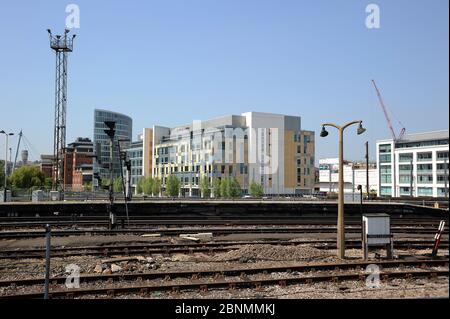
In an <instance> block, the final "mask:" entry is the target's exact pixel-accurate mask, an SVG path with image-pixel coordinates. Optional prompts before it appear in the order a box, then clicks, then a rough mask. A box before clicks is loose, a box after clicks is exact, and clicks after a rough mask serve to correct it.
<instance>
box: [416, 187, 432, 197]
mask: <svg viewBox="0 0 450 319" xmlns="http://www.w3.org/2000/svg"><path fill="white" fill-rule="evenodd" d="M417 194H418V195H419V196H433V188H432V187H419V188H418V189H417Z"/></svg>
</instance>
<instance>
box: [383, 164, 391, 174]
mask: <svg viewBox="0 0 450 319" xmlns="http://www.w3.org/2000/svg"><path fill="white" fill-rule="evenodd" d="M380 172H381V174H390V173H391V165H383V166H380Z"/></svg>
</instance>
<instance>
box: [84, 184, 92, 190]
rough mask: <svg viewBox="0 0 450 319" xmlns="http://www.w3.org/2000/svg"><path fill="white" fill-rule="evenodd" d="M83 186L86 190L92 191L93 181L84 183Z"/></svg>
mask: <svg viewBox="0 0 450 319" xmlns="http://www.w3.org/2000/svg"><path fill="white" fill-rule="evenodd" d="M83 188H84V190H85V191H87V192H90V191H92V183H89V182H88V183H84V185H83Z"/></svg>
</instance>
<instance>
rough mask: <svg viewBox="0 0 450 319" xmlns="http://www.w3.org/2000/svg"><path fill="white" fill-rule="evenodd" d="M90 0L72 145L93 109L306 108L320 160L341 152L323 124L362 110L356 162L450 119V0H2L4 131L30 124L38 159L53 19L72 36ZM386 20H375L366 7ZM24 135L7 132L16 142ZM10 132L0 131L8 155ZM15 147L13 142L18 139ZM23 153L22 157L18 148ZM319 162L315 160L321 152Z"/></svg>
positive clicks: (149, 115) (139, 113)
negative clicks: (393, 138)
mask: <svg viewBox="0 0 450 319" xmlns="http://www.w3.org/2000/svg"><path fill="white" fill-rule="evenodd" d="M71 3H73V4H76V5H78V7H79V9H80V28H74V29H72V31H71V32H74V33H76V34H77V37H76V39H75V46H74V52H73V53H72V54H71V55H70V57H69V71H68V73H69V75H68V82H69V89H68V110H67V142H71V141H73V140H74V139H75V138H76V137H78V136H83V137H91V138H92V134H93V113H94V109H95V108H104V109H109V110H112V111H116V112H120V113H124V114H127V115H129V116H131V117H132V118H133V136H134V137H136V135H137V134H138V133H140V132H141V130H142V128H143V127H152V126H153V125H155V124H157V125H163V126H174V125H179V124H185V123H189V122H191V121H192V120H206V119H209V118H214V117H219V116H222V115H227V114H241V113H243V112H248V111H256V112H270V113H281V114H287V115H295V116H301V118H302V129H306V130H314V131H316V159H319V158H325V157H337V154H338V153H337V152H338V136H337V132H336V131H333V130H332V129H330V130H329V131H330V135H329V136H328V137H327V138H320V137H319V133H320V129H321V123H323V122H335V123H337V124H344V123H346V122H349V121H352V120H362V121H363V124H364V126H365V127H366V128H367V131H366V133H365V134H363V135H360V136H357V135H356V127H355V128H354V129H353V128H349V129H347V130H346V133H345V142H344V144H345V145H344V147H345V158H346V159H355V160H356V159H362V158H363V157H364V149H365V148H364V143H365V141H369V145H370V157H371V158H372V159H373V158H374V156H373V155H374V153H375V141H376V140H377V139H384V138H389V137H390V131H389V129H388V126H387V123H386V120H385V118H384V115H383V112H382V109H381V107H380V105H379V103H378V100H377V96H376V94H375V90H374V88H373V86H372V84H371V79H375V80H376V82H377V84H378V86H379V88H380V90H381V94H382V96H383V98H384V101H385V104H386V105H387V108H388V112H389V114H390V116H391V119H392V122H393V125H394V130H395V131H396V132H399V131H400V129H401V125H400V124H399V121H400V122H401V123H402V124H403V125H404V126H405V127H406V131H407V132H409V133H413V132H423V131H430V130H440V129H448V127H449V122H448V117H449V107H448V106H449V91H448V87H449V64H448V63H449V42H448V41H449V34H448V33H449V17H448V12H449V8H448V5H449V2H448V0H433V1H428V0H396V1H392V0H391V1H389V0H378V1H375V0H352V1H348V0H339V1H338V0H314V1H313V0H281V1H275V0H189V1H185V0H164V1H163V0H161V1H138V0H127V1H117V0H115V1H112V0H110V1H106V0H96V1H84V0H83V1H80V0H72V1H59V0H58V1H57V0H43V1H31V0H29V1H24V0H16V1H6V0H0V39H2V41H1V44H0V46H1V48H0V129H4V130H6V131H12V132H15V133H18V132H19V131H20V129H23V133H24V136H25V138H26V139H25V140H26V145H25V144H23V146H22V147H21V149H22V148H26V149H28V150H29V153H30V158H31V159H37V158H39V155H40V154H51V153H52V152H53V116H54V76H55V71H54V67H55V57H54V53H53V52H52V51H51V49H50V47H49V39H48V34H47V32H46V29H48V28H50V29H52V31H53V33H59V34H60V33H62V32H63V30H64V27H65V21H66V17H67V16H68V15H69V13H66V6H67V5H68V4H71ZM371 3H374V4H377V5H378V7H379V9H380V27H379V28H372V29H369V28H367V27H366V18H367V16H368V15H369V13H366V7H367V5H369V4H371ZM16 143H17V137H14V138H11V139H10V144H14V145H15V144H16ZM4 147H5V138H4V136H1V137H0V158H4V154H5V153H4ZM13 150H14V151H15V146H14V147H13ZM19 158H20V157H19ZM316 162H317V160H316Z"/></svg>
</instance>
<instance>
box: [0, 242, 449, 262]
mask: <svg viewBox="0 0 450 319" xmlns="http://www.w3.org/2000/svg"><path fill="white" fill-rule="evenodd" d="M258 244H263V245H281V246H297V245H305V244H309V245H311V246H312V247H315V248H319V249H336V242H335V241H332V240H314V241H311V240H310V241H285V240H267V241H232V242H208V243H180V244H165V243H158V244H148V243H147V244H132V245H130V244H127V245H102V246H79V247H53V248H52V253H51V256H52V257H71V256H105V257H106V256H117V255H120V256H129V255H137V254H147V255H148V254H166V255H170V254H176V253H187V254H193V253H217V252H226V251H230V250H234V249H238V248H239V247H240V246H242V245H258ZM433 244H434V243H433V241H424V240H414V241H401V240H398V241H395V245H394V248H396V249H431V248H433ZM346 247H347V248H349V249H359V248H361V241H358V240H347V241H346ZM448 247H449V246H448V243H441V245H440V248H441V249H448ZM44 257H45V249H44V248H42V249H40V248H38V249H9V250H8V249H3V250H2V251H0V259H34V258H44Z"/></svg>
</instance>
